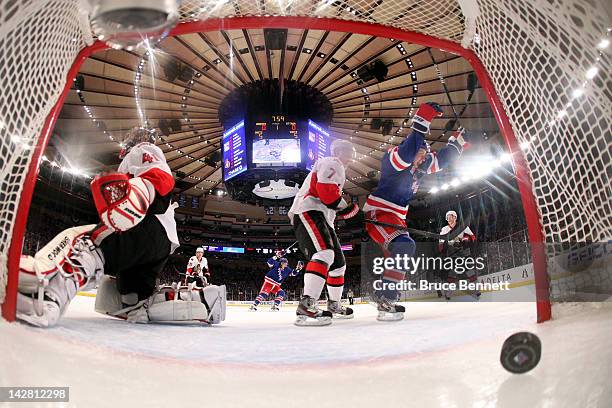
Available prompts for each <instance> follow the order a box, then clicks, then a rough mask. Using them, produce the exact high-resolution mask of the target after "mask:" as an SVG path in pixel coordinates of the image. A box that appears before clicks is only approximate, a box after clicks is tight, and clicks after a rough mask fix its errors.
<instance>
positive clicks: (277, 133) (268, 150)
mask: <svg viewBox="0 0 612 408" xmlns="http://www.w3.org/2000/svg"><path fill="white" fill-rule="evenodd" d="M301 162H302V155H301V151H300V132H299V130H298V123H297V121H295V120H293V119H291V118H289V117H287V116H285V115H271V116H270V117H269V118H267V119H266V120H258V121H255V123H254V130H253V164H258V165H268V166H284V165H294V164H298V163H301Z"/></svg>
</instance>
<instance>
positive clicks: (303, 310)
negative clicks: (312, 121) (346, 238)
mask: <svg viewBox="0 0 612 408" xmlns="http://www.w3.org/2000/svg"><path fill="white" fill-rule="evenodd" d="M331 154H332V156H331V157H324V158H322V159H320V160H318V161H317V162H316V163H315V165H314V167H313V168H312V171H311V172H310V174H309V175H308V176H307V177H306V180H304V183H303V184H302V186H301V187H300V190H299V191H298V193H297V195H296V196H295V199H294V200H293V205H292V206H291V209H290V210H289V214H288V215H289V219H290V220H291V224H292V225H293V229H294V231H295V235H296V237H297V240H298V245H299V247H300V250H301V251H302V253H303V254H304V255H305V256H306V257H307V258H308V259H310V261H309V262H308V264H306V269H305V270H304V296H303V297H302V299H301V300H300V304H299V305H298V308H297V311H296V314H297V318H296V321H295V324H296V325H298V326H309V325H312V326H323V325H327V324H331V319H332V316H333V317H338V318H352V317H353V310H352V309H351V308H347V307H343V306H342V304H341V303H340V299H341V297H342V290H343V288H344V272H345V270H346V263H345V260H344V254H343V253H342V248H341V246H340V241H339V240H338V237H337V236H336V231H335V230H334V219H335V218H336V215H337V216H338V217H339V219H346V218H351V217H353V216H355V215H356V214H357V212H358V211H359V207H358V206H357V205H356V204H354V203H351V204H347V203H346V201H344V199H342V187H343V186H344V183H345V181H346V176H345V167H346V166H348V164H349V162H350V161H351V160H352V159H353V158H354V157H355V148H354V147H353V145H352V144H351V143H350V142H348V141H345V140H335V141H334V142H333V143H332V145H331ZM326 283H327V291H328V295H329V298H328V301H327V310H320V309H319V308H318V307H317V301H318V300H319V297H320V296H321V292H322V291H323V286H324V285H325V284H326Z"/></svg>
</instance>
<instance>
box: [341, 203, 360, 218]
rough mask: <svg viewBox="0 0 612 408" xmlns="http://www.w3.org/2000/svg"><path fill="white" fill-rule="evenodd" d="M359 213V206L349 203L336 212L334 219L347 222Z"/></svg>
mask: <svg viewBox="0 0 612 408" xmlns="http://www.w3.org/2000/svg"><path fill="white" fill-rule="evenodd" d="M358 212H359V206H358V205H357V204H355V203H350V204H348V205H347V206H346V207H344V208H343V209H341V210H339V211H337V212H336V219H338V220H347V219H349V218H353V217H354V216H356V215H357V213H358Z"/></svg>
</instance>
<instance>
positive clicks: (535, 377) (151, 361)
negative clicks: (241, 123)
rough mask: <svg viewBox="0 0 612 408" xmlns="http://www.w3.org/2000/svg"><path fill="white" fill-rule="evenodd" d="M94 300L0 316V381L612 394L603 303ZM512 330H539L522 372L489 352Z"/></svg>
mask: <svg viewBox="0 0 612 408" xmlns="http://www.w3.org/2000/svg"><path fill="white" fill-rule="evenodd" d="M93 303H94V299H93V298H90V297H82V296H78V297H77V298H76V299H75V300H74V301H73V304H72V305H71V306H70V309H69V311H68V313H67V314H66V316H65V317H64V319H63V320H62V321H61V324H60V325H59V326H58V327H55V328H53V329H48V330H43V329H36V328H32V327H27V326H24V325H20V324H7V323H5V322H2V323H0V353H1V355H2V356H3V357H2V359H1V360H0V361H1V363H0V372H1V374H0V386H69V387H70V401H71V402H70V403H64V404H47V405H36V406H49V407H57V406H78V407H124V406H125V407H147V408H149V407H162V406H163V407H168V406H174V407H183V406H193V407H203V408H209V407H260V406H278V407H306V406H310V407H343V408H344V407H379V406H380V407H388V406H395V407H498V408H504V407H521V408H522V407H554V408H558V407H581V408H583V407H612V380H611V378H612V347H611V346H612V308H611V307H610V305H609V304H608V305H603V304H595V305H592V304H578V305H564V306H563V307H562V308H561V309H560V310H557V315H561V317H559V318H558V319H556V320H554V321H551V322H547V323H544V324H540V325H538V324H536V323H535V306H534V304H533V303H529V302H525V303H485V302H482V303H473V302H449V303H446V302H430V303H416V302H411V303H407V304H406V306H407V313H406V319H405V320H403V321H400V322H378V321H376V319H375V318H376V310H375V309H374V308H373V307H372V306H369V305H357V306H355V314H356V317H355V319H352V320H344V321H334V323H333V324H332V325H331V326H328V327H295V326H293V320H294V316H295V315H294V313H295V309H294V308H293V307H290V306H287V307H285V308H284V309H283V310H282V311H281V312H277V313H274V312H270V311H269V307H268V306H263V307H260V310H259V311H258V312H255V313H253V312H249V311H247V308H246V307H243V306H231V307H229V309H228V314H227V320H226V321H225V322H223V324H221V325H217V326H210V327H202V326H167V325H165V326H162V325H135V324H129V323H127V322H124V321H120V320H115V319H112V318H108V317H105V316H102V315H99V314H97V313H95V312H94V311H93ZM517 331H531V332H534V333H536V334H537V335H538V336H539V337H540V338H541V340H542V344H543V354H542V360H541V362H540V364H539V365H538V367H536V368H535V369H534V370H533V371H531V372H530V373H528V374H524V375H513V374H510V373H508V372H506V371H505V370H504V369H503V368H502V367H501V365H500V363H499V352H500V349H501V345H502V343H503V341H504V339H505V338H506V337H508V336H509V335H510V334H512V333H514V332H517ZM0 406H1V403H0ZM6 406H14V405H6ZM28 406H34V405H32V404H30V405H28Z"/></svg>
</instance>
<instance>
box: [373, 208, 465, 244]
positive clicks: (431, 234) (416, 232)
mask: <svg viewBox="0 0 612 408" xmlns="http://www.w3.org/2000/svg"><path fill="white" fill-rule="evenodd" d="M471 220H472V214H471V213H470V214H469V215H468V216H467V217H465V218H464V219H463V222H462V223H461V225H458V226H457V227H455V230H454V231H452V232H449V233H448V234H443V235H440V234H436V233H435V232H429V231H423V230H418V229H414V228H408V227H405V226H403V225H400V224H390V223H388V222H381V221H376V220H371V219H368V218H366V219H365V220H364V222H367V223H370V224H374V225H380V226H381V227H391V228H395V229H397V230H402V231H406V232H409V233H411V234H414V235H420V236H423V237H427V238H434V239H438V240H442V241H447V242H448V241H452V240H453V239H455V238H457V237H458V236H459V234H461V233H462V232H463V231H465V228H466V227H467V225H468V224H469V223H470V222H471Z"/></svg>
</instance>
